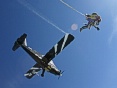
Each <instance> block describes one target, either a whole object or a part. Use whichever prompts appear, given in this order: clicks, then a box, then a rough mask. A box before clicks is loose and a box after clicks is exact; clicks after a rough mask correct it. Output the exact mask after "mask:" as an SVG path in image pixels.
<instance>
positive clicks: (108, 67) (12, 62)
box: [0, 0, 117, 88]
mask: <svg viewBox="0 0 117 88" xmlns="http://www.w3.org/2000/svg"><path fill="white" fill-rule="evenodd" d="M20 1H22V2H23V3H21V2H20ZM64 1H65V2H66V3H68V4H69V5H71V6H72V7H74V8H75V9H77V10H78V11H80V12H82V13H83V14H85V13H87V14H91V13H92V12H97V13H98V14H99V15H100V16H101V17H102V22H101V23H100V25H99V27H100V31H97V30H96V29H95V28H93V27H92V28H91V29H90V30H88V29H86V30H83V31H82V32H81V33H80V31H79V29H80V27H82V26H83V23H86V22H87V21H86V20H85V17H84V16H82V15H81V14H78V13H77V12H75V11H73V10H72V9H70V8H69V7H67V6H65V5H64V4H62V3H61V2H60V1H59V0H0V40H1V42H0V49H1V50H0V88H117V10H116V8H117V0H64ZM27 3H28V4H27ZM27 6H28V7H27ZM37 13H38V14H40V15H41V16H43V17H44V18H46V19H47V20H49V21H50V22H52V23H53V24H55V25H56V27H59V28H60V29H62V30H63V31H65V32H67V33H71V34H72V35H74V37H75V40H74V41H73V42H72V43H71V44H70V45H68V46H67V47H66V48H65V49H64V50H63V51H62V52H61V53H60V54H59V55H58V56H56V57H55V58H54V62H55V64H56V66H57V67H58V68H59V69H60V70H64V71H65V72H64V73H63V76H62V77H61V78H60V79H59V80H58V77H57V76H54V75H53V74H50V73H47V72H46V73H45V77H44V78H42V77H40V76H39V77H38V76H34V77H33V78H32V79H30V80H29V79H27V78H26V77H24V73H26V72H27V71H28V70H29V69H30V68H31V67H32V66H33V65H34V64H35V61H34V60H33V59H32V58H31V57H30V56H29V55H28V54H27V53H26V52H24V51H23V49H22V48H19V49H18V50H17V51H16V52H13V51H12V46H13V44H14V42H15V40H16V39H17V38H18V37H19V36H21V35H22V34H23V33H26V34H27V35H28V36H27V43H28V46H30V47H32V48H33V49H34V50H37V51H38V52H40V53H42V54H45V53H46V52H47V51H48V50H49V49H51V47H52V46H53V45H54V44H56V43H57V42H58V41H59V40H60V39H61V38H62V37H63V36H64V33H62V32H61V31H60V30H58V29H57V28H56V27H55V26H53V25H51V24H49V23H48V22H46V21H45V20H43V19H42V18H41V17H39V15H37ZM72 24H77V25H78V29H77V30H72V29H71V26H72ZM39 74H41V72H40V73H39Z"/></svg>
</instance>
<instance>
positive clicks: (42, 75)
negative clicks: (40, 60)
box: [41, 69, 45, 77]
mask: <svg viewBox="0 0 117 88" xmlns="http://www.w3.org/2000/svg"><path fill="white" fill-rule="evenodd" d="M44 73H45V69H43V71H42V74H41V77H44Z"/></svg>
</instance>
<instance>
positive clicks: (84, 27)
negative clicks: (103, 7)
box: [80, 25, 88, 32]
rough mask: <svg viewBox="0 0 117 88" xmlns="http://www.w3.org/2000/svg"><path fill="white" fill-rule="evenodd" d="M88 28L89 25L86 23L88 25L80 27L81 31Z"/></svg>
mask: <svg viewBox="0 0 117 88" xmlns="http://www.w3.org/2000/svg"><path fill="white" fill-rule="evenodd" d="M86 28H88V26H87V25H86V26H83V27H81V28H80V32H81V31H82V30H83V29H86Z"/></svg>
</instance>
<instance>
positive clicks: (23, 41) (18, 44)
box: [12, 33, 27, 51]
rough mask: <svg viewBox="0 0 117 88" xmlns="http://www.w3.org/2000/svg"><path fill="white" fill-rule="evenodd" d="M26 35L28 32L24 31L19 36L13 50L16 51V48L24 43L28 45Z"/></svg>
mask: <svg viewBox="0 0 117 88" xmlns="http://www.w3.org/2000/svg"><path fill="white" fill-rule="evenodd" d="M26 37H27V34H25V33H24V34H23V35H22V36H21V37H20V38H18V39H17V40H16V41H15V43H14V46H13V48H12V50H13V51H15V50H16V49H18V48H19V47H20V46H21V45H22V44H24V45H26V46H27V42H26Z"/></svg>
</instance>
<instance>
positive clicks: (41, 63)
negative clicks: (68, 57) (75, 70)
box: [12, 33, 74, 79]
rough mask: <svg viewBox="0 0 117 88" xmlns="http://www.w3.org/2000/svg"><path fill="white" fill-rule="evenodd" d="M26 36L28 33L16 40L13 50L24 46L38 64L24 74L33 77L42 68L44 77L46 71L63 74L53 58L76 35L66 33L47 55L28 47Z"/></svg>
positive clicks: (29, 77)
mask: <svg viewBox="0 0 117 88" xmlns="http://www.w3.org/2000/svg"><path fill="white" fill-rule="evenodd" d="M26 37H27V34H25V33H24V34H23V35H21V37H19V38H18V39H17V40H16V41H15V43H14V45H13V47H12V50H13V51H15V50H17V49H18V48H19V47H22V48H23V49H24V50H25V51H26V52H27V53H28V54H29V55H30V56H31V57H32V58H33V59H34V60H35V61H36V64H35V65H34V66H33V67H32V68H31V69H30V70H29V71H27V73H25V74H24V76H25V77H27V78H28V79H31V78H32V77H33V76H34V75H38V76H39V74H38V72H39V71H40V70H42V74H41V77H44V73H45V71H47V72H50V73H52V74H54V75H58V76H59V77H60V76H62V73H63V72H61V70H58V68H57V67H56V66H55V64H54V62H53V61H52V59H53V58H54V57H55V56H56V55H58V54H59V53H60V52H61V51H62V50H63V49H64V48H65V47H66V46H67V45H68V44H70V43H71V42H72V41H73V40H74V36H73V35H71V34H68V33H66V34H65V35H64V37H63V38H61V40H60V41H59V42H58V43H57V44H55V45H54V46H53V47H52V48H51V49H50V50H49V51H48V52H47V53H46V54H45V55H42V54H40V53H38V52H37V51H35V50H32V48H30V47H28V46H27V41H26Z"/></svg>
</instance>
